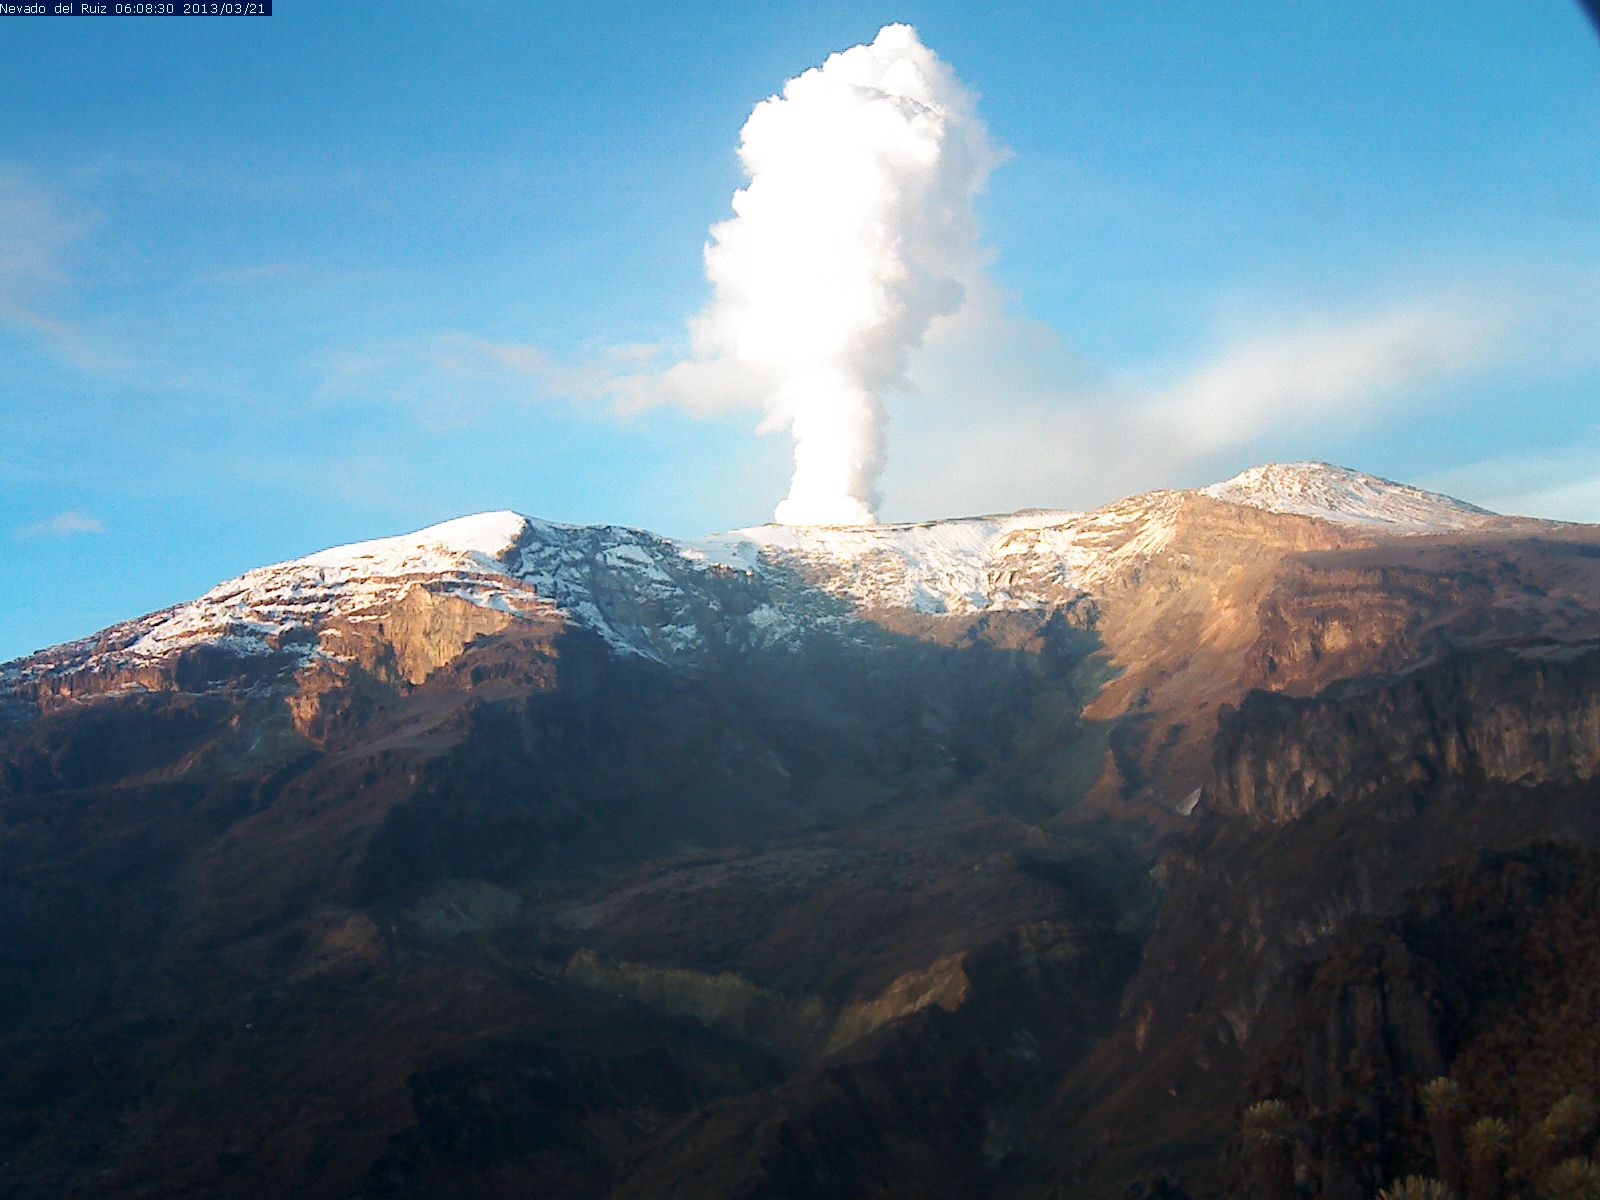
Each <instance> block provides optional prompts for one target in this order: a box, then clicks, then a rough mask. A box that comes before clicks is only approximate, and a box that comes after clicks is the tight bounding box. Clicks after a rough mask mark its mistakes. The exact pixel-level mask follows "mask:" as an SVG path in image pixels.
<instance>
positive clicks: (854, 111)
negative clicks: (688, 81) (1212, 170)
mask: <svg viewBox="0 0 1600 1200" xmlns="http://www.w3.org/2000/svg"><path fill="white" fill-rule="evenodd" d="M739 157H740V159H741V160H742V161H743V164H744V169H745V172H746V173H747V174H748V176H749V178H750V183H749V185H748V186H747V187H745V188H743V189H741V190H740V191H738V192H736V193H735V194H734V197H733V210H734V213H735V214H736V215H735V216H734V217H733V218H732V219H731V220H728V221H724V222H722V223H721V224H718V225H715V226H713V227H712V229H711V239H712V240H711V241H710V242H709V243H708V244H707V245H706V275H707V277H708V278H709V279H710V281H711V283H712V285H713V287H714V288H715V298H714V299H713V301H712V303H711V304H710V306H709V307H708V308H707V309H706V310H705V311H704V312H703V313H701V314H700V316H698V317H697V318H695V321H694V326H693V335H694V345H695V352H696V357H697V358H700V359H722V360H724V361H727V360H732V361H734V362H736V363H738V364H739V365H740V366H741V367H742V368H744V369H746V370H748V371H749V372H750V373H751V375H752V376H753V377H754V378H755V379H757V380H759V381H760V384H761V386H762V387H763V388H764V389H765V393H766V395H765V403H766V408H767V419H766V421H765V422H764V423H763V429H764V430H772V429H783V428H788V429H790V430H791V431H792V433H793V436H794V479H793V481H792V483H791V484H790V488H789V496H788V499H786V500H784V501H783V502H782V503H781V504H779V505H778V510H777V519H778V520H779V521H781V522H784V523H786V524H797V525H820V524H862V523H868V522H872V521H875V520H876V519H877V517H876V515H875V513H874V510H875V509H876V507H877V504H878V486H877V485H878V477H879V475H880V474H881V473H882V471H883V465H884V453H885V444H884V409H883V401H882V395H883V392H884V391H885V390H886V389H888V388H891V387H894V386H896V385H903V382H904V381H903V374H904V372H905V369H906V365H907V362H908V360H909V357H910V354H911V352H912V350H914V349H915V348H916V347H917V346H918V345H919V344H920V343H921V341H922V338H923V335H924V334H925V333H926V332H927V329H928V326H929V324H930V323H931V322H932V321H933V320H934V318H935V317H938V316H941V315H944V314H948V313H952V312H954V311H955V310H956V309H957V308H959V307H960V305H961V301H962V297H963V295H964V293H965V281H966V280H969V279H971V278H973V277H974V276H975V275H976V273H977V272H978V271H979V270H980V269H981V265H982V255H981V252H980V250H979V247H978V234H977V221H976V218H975V215H974V201H975V199H976V197H977V195H978V194H979V192H980V191H981V190H982V188H983V185H984V182H985V180H986V179H987V177H988V174H989V172H990V170H991V169H992V168H993V167H994V165H995V164H996V163H997V162H998V161H999V159H998V156H997V155H996V153H995V151H994V150H993V148H992V147H991V145H990V143H989V138H988V132H987V130H986V129H985V128H984V125H983V123H982V121H980V120H979V119H978V117H977V116H976V114H975V112H974V106H973V98H972V96H971V95H970V94H969V93H968V92H967V91H966V89H965V88H963V87H962V85H961V82H960V81H959V80H958V79H957V78H956V77H955V74H954V72H952V71H951V70H950V68H949V67H948V66H946V65H945V64H944V63H943V62H941V61H940V60H939V58H938V57H937V56H936V55H935V54H934V53H933V51H931V50H929V49H928V48H927V47H926V46H924V45H923V44H922V42H921V41H920V40H919V39H918V37H917V32H916V30H914V29H912V28H911V27H910V26H909V25H889V26H885V27H884V28H883V29H882V30H881V31H880V32H879V33H878V36H877V37H876V38H875V39H874V40H873V42H872V44H871V45H870V46H855V47H852V48H851V49H849V50H845V51H843V52H842V53H839V54H835V55H833V56H831V57H830V58H829V59H828V60H827V62H825V63H824V64H823V65H822V66H820V67H816V68H813V69H812V70H809V71H807V72H805V74H803V75H800V76H799V77H797V78H795V79H791V80H789V82H788V83H787V84H785V85H784V89H783V95H782V96H774V97H772V98H771V99H769V100H764V101H762V102H761V103H760V104H758V105H756V107H755V111H754V112H752V113H751V114H750V119H749V120H748V121H746V122H745V126H744V129H743V131H742V133H741V142H740V146H739Z"/></svg>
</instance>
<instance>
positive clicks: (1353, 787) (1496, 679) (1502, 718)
mask: <svg viewBox="0 0 1600 1200" xmlns="http://www.w3.org/2000/svg"><path fill="white" fill-rule="evenodd" d="M1597 770H1600V643H1589V644H1583V643H1578V644H1573V643H1567V642H1540V643H1536V644H1524V645H1515V646H1508V647H1501V648H1497V649H1492V650H1491V649H1480V650H1471V651H1457V652H1455V653H1452V654H1449V655H1448V656H1446V657H1444V658H1443V659H1441V660H1437V661H1434V662H1431V663H1429V664H1427V665H1425V666H1420V667H1417V668H1414V669H1412V670H1410V671H1408V672H1405V673H1404V674H1403V675H1401V676H1399V677H1397V678H1386V679H1381V680H1374V681H1361V682H1357V683H1353V684H1350V685H1347V686H1344V687H1339V688H1336V689H1333V691H1332V692H1330V693H1324V694H1323V695H1321V696H1317V697H1315V698H1310V699H1291V698H1289V697H1284V696H1275V695H1270V694H1267V693H1263V692H1257V693H1254V694H1252V695H1251V696H1250V697H1249V698H1248V699H1247V700H1246V701H1245V704H1244V706H1243V707H1242V708H1241V709H1239V710H1237V711H1235V712H1230V713H1228V714H1225V715H1224V717H1223V720H1222V729H1221V732H1220V734H1219V736H1218V738H1217V742H1216V758H1215V772H1214V775H1213V778H1212V780H1211V782H1210V784H1209V785H1208V789H1207V798H1206V801H1205V803H1206V804H1207V805H1208V806H1211V807H1214V808H1215V809H1216V811H1218V812H1221V813H1229V814H1235V815H1239V816H1246V817H1251V818H1253V819H1256V820H1260V821H1292V820H1294V819H1296V818H1298V817H1301V816H1303V815H1304V814H1305V813H1307V812H1308V811H1310V810H1311V809H1312V808H1314V807H1315V806H1317V805H1319V804H1326V803H1346V802H1349V801H1354V800H1360V799H1362V798H1365V797H1368V796H1373V795H1377V794H1379V793H1382V792H1385V791H1393V790H1395V789H1397V788H1402V787H1405V786H1407V785H1413V784H1416V785H1427V784H1435V783H1437V782H1439V781H1441V780H1445V779H1482V780H1485V781H1493V782H1503V783H1518V784H1523V785H1536V784H1541V783H1578V782H1582V781H1585V780H1590V779H1593V778H1594V777H1595V774H1596V772H1597Z"/></svg>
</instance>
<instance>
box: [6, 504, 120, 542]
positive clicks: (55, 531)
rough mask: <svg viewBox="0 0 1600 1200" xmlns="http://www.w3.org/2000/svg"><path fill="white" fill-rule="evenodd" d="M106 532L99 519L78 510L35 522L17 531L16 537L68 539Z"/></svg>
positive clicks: (26, 538) (29, 539)
mask: <svg viewBox="0 0 1600 1200" xmlns="http://www.w3.org/2000/svg"><path fill="white" fill-rule="evenodd" d="M105 531H106V526H105V522H104V521H102V520H101V519H100V518H99V517H96V516H93V515H92V514H90V513H86V512H82V511H80V510H78V509H71V510H69V511H67V512H63V513H57V514H56V515H55V516H53V517H49V518H47V519H45V520H43V521H35V522H34V523H33V524H31V525H24V526H23V527H22V528H21V529H19V530H17V537H18V538H21V539H23V540H27V541H31V540H34V539H37V538H70V537H83V536H86V535H92V534H100V533H104V532H105Z"/></svg>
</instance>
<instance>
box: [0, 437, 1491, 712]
mask: <svg viewBox="0 0 1600 1200" xmlns="http://www.w3.org/2000/svg"><path fill="white" fill-rule="evenodd" d="M1204 500H1215V501H1221V502H1223V503H1225V504H1229V505H1234V506H1240V507H1244V508H1249V509H1257V510H1263V511H1265V512H1269V513H1275V514H1287V515H1291V516H1295V517H1306V518H1311V519H1314V520H1317V521H1321V522H1328V523H1331V524H1333V525H1336V526H1339V527H1343V528H1347V529H1350V530H1352V531H1356V532H1359V533H1360V534H1363V535H1368V536H1378V537H1382V536H1386V535H1401V536H1413V535H1417V534H1427V533H1443V532H1458V531H1463V530H1473V529H1481V528H1485V527H1488V526H1492V525H1495V524H1496V523H1504V522H1505V521H1506V520H1507V519H1506V518H1501V517H1497V516H1495V515H1494V514H1492V513H1488V512H1486V511H1484V510H1482V509H1479V508H1475V507H1473V506H1472V505H1469V504H1465V503H1463V502H1461V501H1459V500H1454V499H1452V498H1450V497H1448V496H1441V495H1437V494H1434V493H1431V492H1425V491H1422V490H1420V489H1418V488H1413V487H1409V486H1406V485H1403V484H1397V483H1392V482H1389V481H1387V480H1383V479H1378V478H1376V477H1374V476H1371V475H1363V474H1361V473H1359V472H1356V471H1352V470H1349V469H1347V468H1343V467H1336V466H1330V465H1328V464H1323V463H1294V464H1286V465H1283V464H1272V465H1268V466H1262V467H1256V468H1253V469H1251V470H1249V471H1245V472H1244V473H1242V474H1240V475H1238V476H1235V477H1234V478H1233V479H1230V480H1228V481H1226V482H1224V483H1219V484H1214V485H1212V486H1210V487H1206V488H1202V489H1199V490H1198V491H1195V492H1183V491H1162V492H1153V493H1149V494H1146V495H1141V496H1135V497H1131V498H1129V499H1126V500H1122V501H1119V502H1117V503H1115V504H1111V505H1108V506H1106V507H1104V508H1100V509H1096V510H1094V511H1092V512H1087V513H1076V512H1066V511H1058V510H1025V511H1022V512H1017V513H1012V514H1008V515H1003V516H988V517H968V518H957V519H951V520H941V521H928V522H920V523H912V524H885V525H870V526H836V527H828V526H822V527H814V526H786V525H762V526H756V527H753V528H749V529H740V530H734V531H732V532H729V533H724V534H719V535H714V536H711V537H706V538H701V539H698V540H688V541H673V540H670V539H667V538H663V537H658V536H656V535H654V534H651V533H648V532H646V531H643V530H637V529H627V528H621V527H616V526H577V525H564V524H559V523H556V522H551V521H543V520H539V519H536V518H532V517H526V516H522V515H520V514H518V513H514V512H490V513H480V514H477V515H475V516H469V517H462V518H460V519H457V520H453V521H447V522H445V523H443V524H440V525H435V526H431V527H429V528H427V529H422V530H419V531H417V532H415V533H410V534H404V535H400V536H397V537H388V538H381V539H378V540H375V541H368V542H358V543H355V544H352V545H347V546H339V547H335V548H333V549H329V550H324V551H321V552H319V553H316V554H312V555H308V556H307V557H305V558H299V559H295V560H292V561H289V562H284V563H278V564H275V565H272V566H267V567H261V568H258V569H256V570H253V571H249V572H246V573H245V574H244V575H241V576H239V577H238V578H236V579H231V580H228V581H226V582H224V583H220V584H218V585H217V586H216V587H214V588H212V589H211V590H210V591H209V592H207V593H206V594H205V595H203V596H201V597H199V598H198V599H196V600H194V601H191V602H189V603H186V604H180V605H177V606H175V607H173V608H170V609H167V610H165V611H162V612H158V613H154V614H151V615H150V616H147V617H143V618H139V619H137V620H134V621H129V622H125V623H123V624H121V625H117V626H114V627H112V628H111V629H108V630H106V631H104V632H103V633H101V634H99V635H97V636H95V637H93V638H89V639H84V640H82V641H79V642H75V643H70V644H68V645H66V646H62V647H58V648H56V649H55V650H53V651H47V652H44V653H42V654H40V655H35V656H33V657H32V658H29V659H22V660H18V661H17V662H15V663H12V664H10V665H9V666H7V667H6V668H4V670H3V675H0V680H4V681H5V682H10V683H17V682H21V681H23V680H26V679H29V678H39V677H41V676H61V675H70V674H74V673H77V672H80V671H83V670H85V669H94V668H97V667H103V666H106V665H108V664H110V665H116V666H118V667H121V668H126V667H127V666H128V665H129V664H138V663H141V662H156V661H160V660H163V659H166V658H169V657H171V656H173V655H177V654H180V653H182V652H184V651H188V650H193V649H195V648H196V647H208V648H213V649H216V650H219V651H223V652H225V653H227V654H230V655H234V656H239V657H246V658H248V657H262V656H278V657H280V658H281V659H282V660H283V669H284V670H292V669H293V668H295V667H296V666H297V665H299V664H303V663H306V662H311V661H316V660H318V659H338V658H340V657H341V656H344V655H346V654H347V649H346V646H347V643H348V641H349V639H350V638H351V637H352V636H353V635H355V634H358V633H359V632H360V630H361V629H362V627H363V626H366V625H371V624H373V623H375V622H380V621H382V620H383V619H384V618H385V616H386V615H387V614H390V613H391V612H392V611H393V610H394V609H395V606H396V605H397V604H399V603H401V602H402V601H403V600H404V599H405V598H406V597H407V596H408V594H411V593H414V592H419V591H420V592H421V593H424V594H425V595H426V597H428V598H429V600H430V601H431V602H435V603H437V602H441V601H442V602H452V601H454V602H462V603H464V604H466V605H469V606H471V607H473V608H475V609H479V610H483V611H484V612H485V613H486V614H497V615H498V616H499V617H501V618H503V619H504V620H506V621H518V620H522V621H539V620H542V621H556V622H563V623H572V624H575V625H578V626H580V627H583V628H586V629H588V630H590V631H592V632H594V633H596V634H598V635H599V636H600V637H601V638H603V639H604V640H605V641H606V642H607V643H608V644H609V645H611V646H612V648H613V649H614V650H617V651H619V652H622V653H628V654H636V655H641V656H643V657H645V658H649V659H654V660H657V661H661V662H666V663H692V662H694V661H695V660H697V659H699V658H701V657H703V656H704V654H705V653H706V652H707V650H708V647H711V646H715V645H722V644H733V645H739V644H753V645H762V644H771V643H774V642H777V643H782V642H783V641H785V640H786V639H788V640H792V639H794V638H796V637H798V636H799V635H801V634H802V633H804V632H805V631H807V630H815V629H818V628H837V627H839V625H840V624H841V623H848V622H849V621H851V620H852V618H853V617H854V615H856V614H859V613H862V612H872V611H881V610H905V611H909V612H912V613H918V614H927V615H937V614H961V613H976V612H986V611H1018V610H1029V609H1039V608H1046V607H1051V606H1055V605H1060V604H1064V603H1067V602H1070V601H1071V600H1072V599H1074V598H1075V597H1079V596H1085V595H1089V596H1093V595H1097V594H1099V593H1102V592H1103V591H1105V590H1106V589H1107V588H1108V587H1111V586H1112V585H1114V583H1115V582H1116V581H1117V580H1118V579H1119V578H1123V577H1125V576H1126V575H1127V574H1128V573H1129V572H1130V571H1133V570H1136V569H1137V568H1138V567H1139V566H1140V565H1141V564H1143V563H1148V562H1149V561H1151V560H1152V559H1155V558H1158V557H1159V556H1161V555H1162V554H1163V552H1164V551H1165V550H1166V549H1167V547H1168V545H1169V543H1170V542H1171V540H1172V537H1173V533H1174V530H1175V528H1176V522H1177V521H1178V519H1179V514H1180V512H1181V511H1183V510H1184V509H1185V508H1186V507H1187V506H1190V505H1193V504H1195V503H1197V502H1202V503H1203V501H1204Z"/></svg>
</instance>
